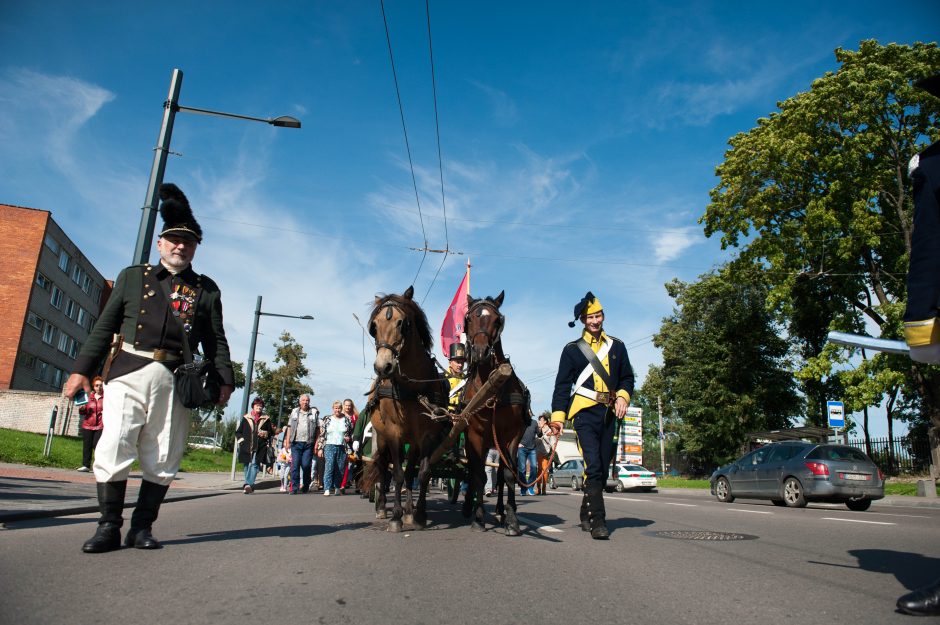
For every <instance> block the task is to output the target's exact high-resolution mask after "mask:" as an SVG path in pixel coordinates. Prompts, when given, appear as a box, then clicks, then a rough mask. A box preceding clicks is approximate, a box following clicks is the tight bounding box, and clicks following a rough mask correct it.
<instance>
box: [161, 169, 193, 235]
mask: <svg viewBox="0 0 940 625" xmlns="http://www.w3.org/2000/svg"><path fill="white" fill-rule="evenodd" d="M160 200H161V203H160V216H161V217H163V232H161V233H160V236H161V237H162V236H164V235H167V234H172V235H176V236H178V237H184V238H189V239H192V240H194V241H195V242H196V243H202V228H200V227H199V223H198V222H197V221H196V218H195V217H194V216H193V210H192V209H191V208H190V207H189V200H187V199H186V196H185V195H184V194H183V192H182V191H180V188H179V187H178V186H176V185H175V184H173V183H171V182H168V183H166V184H161V185H160Z"/></svg>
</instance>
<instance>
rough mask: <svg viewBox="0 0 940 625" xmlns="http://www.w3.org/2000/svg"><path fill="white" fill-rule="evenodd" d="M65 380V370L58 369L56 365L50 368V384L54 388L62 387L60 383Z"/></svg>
mask: <svg viewBox="0 0 940 625" xmlns="http://www.w3.org/2000/svg"><path fill="white" fill-rule="evenodd" d="M64 382H65V371H62V369H58V368H56V367H53V368H52V386H54V387H56V388H62V385H63V384H64Z"/></svg>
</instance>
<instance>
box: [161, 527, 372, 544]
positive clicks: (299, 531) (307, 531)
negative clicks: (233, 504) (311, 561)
mask: <svg viewBox="0 0 940 625" xmlns="http://www.w3.org/2000/svg"><path fill="white" fill-rule="evenodd" d="M369 525H370V524H369V523H343V524H339V525H283V526H280V527H255V528H250V529H240V530H229V531H225V532H207V533H205V534H190V535H189V537H187V538H182V539H179V540H161V541H160V542H162V543H163V544H164V545H189V544H193V543H205V542H218V541H224V540H247V539H252V538H309V537H311V536H323V535H325V534H333V533H335V532H342V531H347V530H360V529H363V528H366V527H369Z"/></svg>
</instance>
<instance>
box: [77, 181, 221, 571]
mask: <svg viewBox="0 0 940 625" xmlns="http://www.w3.org/2000/svg"><path fill="white" fill-rule="evenodd" d="M160 199H161V200H162V201H163V202H162V204H161V206H160V214H161V216H162V217H163V220H164V222H165V225H164V228H163V231H162V232H161V233H160V236H159V238H158V239H157V250H158V251H159V252H160V263H159V264H157V265H149V264H148V265H133V266H131V267H127V268H126V269H124V270H123V271H121V273H120V274H119V275H118V277H117V280H116V281H115V284H114V290H113V291H112V293H111V297H110V298H109V299H108V302H107V304H106V305H105V307H104V310H103V311H102V313H101V318H100V319H99V320H98V322H97V323H96V324H95V328H94V330H92V332H91V335H90V336H89V337H88V341H87V342H86V343H85V345H84V347H83V348H82V350H81V352H80V353H79V355H78V358H77V359H76V361H75V370H74V372H73V373H72V375H71V376H69V379H68V381H67V382H66V386H65V394H66V395H67V396H69V397H72V396H74V395H75V394H76V393H77V392H79V391H81V390H84V391H85V392H86V393H87V392H90V390H91V389H90V386H89V381H88V380H89V378H90V377H92V376H93V375H94V374H95V373H97V371H98V369H99V367H100V366H101V364H102V362H104V361H105V359H106V358H107V362H106V363H105V367H104V375H103V377H104V378H105V394H104V414H103V421H104V430H103V432H102V435H101V440H100V441H99V443H98V448H97V450H96V454H95V464H94V471H95V479H96V480H97V482H98V504H99V508H100V510H101V518H100V519H99V521H98V530H97V531H96V532H95V535H94V536H93V537H92V538H91V539H89V540H88V541H86V542H85V544H84V545H83V547H82V549H83V551H85V552H87V553H101V552H105V551H113V550H115V549H120V547H121V532H120V528H121V525H122V524H123V517H122V514H123V511H124V493H125V490H126V489H127V475H128V473H129V472H130V469H131V465H132V464H133V462H134V460H139V461H140V468H141V472H142V474H143V481H142V482H141V485H140V494H139V497H138V500H137V506H136V507H135V508H134V513H133V515H132V516H131V527H130V530H129V531H128V533H127V536H126V539H125V541H124V544H125V545H126V546H128V547H136V548H138V549H159V548H160V543H159V541H157V539H155V538H154V537H153V535H152V534H151V533H150V530H151V526H152V524H153V522H154V521H155V520H156V518H157V513H158V512H159V509H160V504H161V503H162V502H163V498H164V496H165V495H166V491H167V489H168V488H169V486H170V484H171V483H172V481H173V478H174V476H175V475H176V472H177V471H178V470H179V465H180V461H181V460H182V457H183V452H184V451H185V450H186V440H187V436H188V433H189V417H190V411H189V409H187V408H186V407H184V406H183V404H182V403H180V401H179V399H178V398H177V397H175V392H174V388H173V371H174V370H175V369H176V368H177V367H178V366H179V365H180V364H181V363H182V361H183V355H182V346H183V341H184V340H186V341H188V342H189V346H190V349H191V350H192V351H193V352H195V351H196V349H197V348H198V347H199V345H200V344H201V345H202V349H203V354H204V356H205V358H206V360H208V361H209V362H210V363H211V364H212V365H213V367H212V369H213V371H211V372H210V376H213V378H214V381H215V382H216V383H217V384H218V388H219V389H220V390H219V397H218V403H219V404H225V403H226V402H227V401H228V398H229V396H230V395H231V394H232V390H233V389H234V386H233V383H234V378H233V374H232V363H231V361H230V357H229V349H228V342H227V341H226V339H225V330H224V328H223V326H222V300H221V293H220V292H219V287H218V286H217V285H216V284H215V282H213V281H212V280H211V279H210V278H208V277H207V276H203V275H200V274H197V273H196V272H195V271H193V268H192V265H191V262H192V259H193V256H194V255H195V253H196V247H197V245H198V244H199V243H201V242H202V229H201V228H200V227H199V224H198V223H197V222H196V219H195V218H194V217H193V213H192V210H191V209H190V207H189V201H188V200H187V199H186V196H185V195H183V193H182V191H180V190H179V188H177V187H176V185H173V184H164V185H162V186H161V187H160Z"/></svg>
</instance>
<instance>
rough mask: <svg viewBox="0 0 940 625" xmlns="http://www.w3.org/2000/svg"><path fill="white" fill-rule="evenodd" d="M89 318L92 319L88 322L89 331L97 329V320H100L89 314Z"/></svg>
mask: <svg viewBox="0 0 940 625" xmlns="http://www.w3.org/2000/svg"><path fill="white" fill-rule="evenodd" d="M88 318H89V319H90V320H91V321H89V322H88V332H91V331H92V330H94V329H95V322H96V321H98V320H97V319H95V318H94V317H92V316H91V315H89V316H88Z"/></svg>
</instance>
